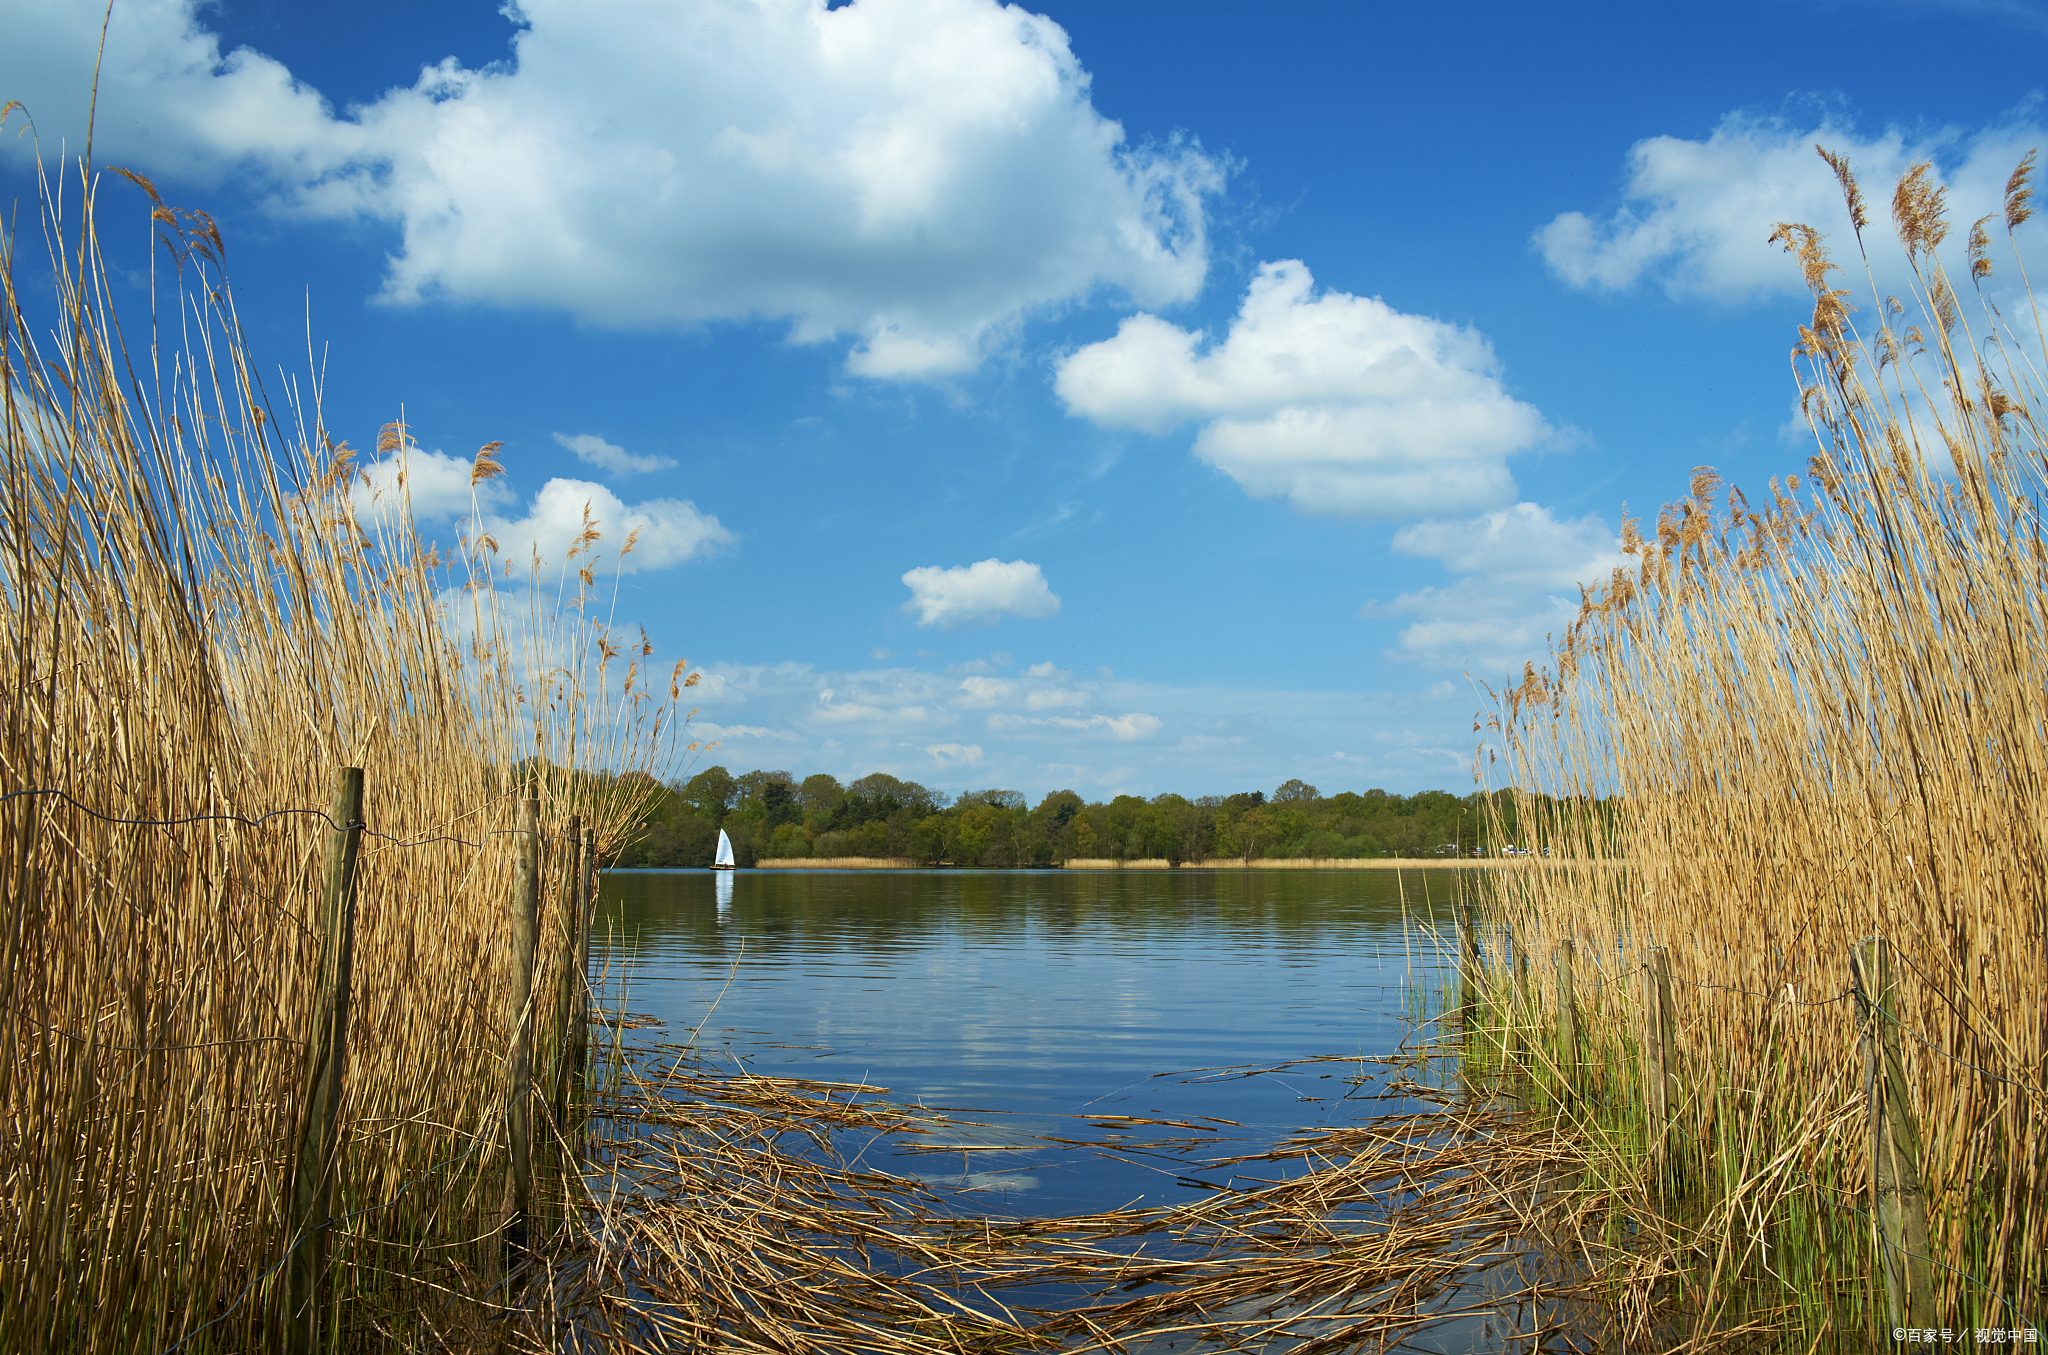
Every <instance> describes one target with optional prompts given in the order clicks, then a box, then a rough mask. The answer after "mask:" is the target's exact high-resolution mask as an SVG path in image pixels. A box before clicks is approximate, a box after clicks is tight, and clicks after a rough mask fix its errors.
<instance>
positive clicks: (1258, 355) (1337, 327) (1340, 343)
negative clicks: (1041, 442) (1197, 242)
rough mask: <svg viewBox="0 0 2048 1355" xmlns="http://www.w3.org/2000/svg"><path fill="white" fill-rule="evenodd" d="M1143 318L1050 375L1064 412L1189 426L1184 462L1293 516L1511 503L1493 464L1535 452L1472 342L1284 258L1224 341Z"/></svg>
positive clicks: (1521, 419)
mask: <svg viewBox="0 0 2048 1355" xmlns="http://www.w3.org/2000/svg"><path fill="white" fill-rule="evenodd" d="M1205 338H1206V336H1205V335H1204V334H1203V333H1202V332H1201V331H1199V330H1196V331H1189V330H1185V329H1182V328H1180V327H1179V326H1178V325H1175V324H1172V323H1169V322H1168V321H1165V320H1162V319H1160V318H1158V317H1157V316H1155V315H1149V314H1142V315H1135V316H1132V317H1131V318H1129V319H1127V320H1125V321H1124V322H1123V324H1122V325H1121V326H1120V327H1119V328H1118V330H1117V333H1116V335H1115V337H1114V338H1110V339H1105V340H1103V341H1102V342H1101V343H1096V344H1090V345H1088V346H1087V347H1085V348H1082V349H1080V350H1079V351H1078V352H1075V353H1073V354H1071V355H1069V356H1068V357H1067V358H1066V359H1065V360H1064V361H1062V362H1061V363H1060V366H1059V371H1058V374H1057V377H1056V379H1055V383H1054V385H1055V389H1056V390H1057V391H1058V393H1059V396H1060V399H1061V400H1063V401H1064V402H1065V403H1066V407H1067V411H1068V413H1070V414H1076V415H1081V416H1084V417H1086V418H1088V419H1090V420H1092V421H1093V422H1095V423H1097V424H1100V425H1102V426H1104V427H1121V428H1135V429H1138V430H1140V431H1142V432H1147V433H1154V434H1158V433H1164V432H1167V431H1169V430H1170V429H1172V428H1174V427H1176V426H1178V425H1180V424H1184V423H1188V422H1192V421H1200V422H1201V423H1202V428H1201V431H1200V432H1199V433H1197V434H1196V436H1195V442H1194V452H1195V455H1196V456H1198V457H1200V458H1202V459H1203V460H1204V461H1207V462H1209V463H1210V464H1212V465H1214V466H1216V467H1218V468H1219V469H1221V470H1222V471H1224V472H1225V473H1226V474H1228V475H1229V476H1231V478H1233V479H1234V480H1236V481H1237V482H1238V483H1239V484H1240V485H1242V486H1243V487H1244V489H1245V490H1246V492H1248V493H1250V494H1252V495H1254V496H1255V497H1259V498H1272V497H1280V496H1284V497H1286V498H1288V499H1289V500H1291V501H1292V502H1293V503H1294V505H1295V506H1296V507H1297V508H1299V509H1301V510H1302V511H1304V512H1309V513H1319V514H1343V515H1352V516H1384V517H1398V516H1410V515H1413V514H1417V513H1430V512H1445V511H1452V512H1455V511H1458V510H1460V509H1472V508H1484V507H1489V506H1491V505H1493V504H1497V503H1501V502H1503V501H1505V500H1508V499H1511V498H1512V497H1513V495H1514V490H1515V484H1514V479H1513V477H1512V476H1510V475H1509V473H1508V468H1507V458H1508V457H1509V456H1510V455H1512V454H1513V453H1515V452H1518V451H1521V450H1523V449H1525V448H1528V447H1530V446H1533V445H1535V444H1536V443H1538V442H1540V441H1541V440H1543V439H1544V438H1545V437H1546V436H1547V435H1548V432H1549V430H1548V429H1547V428H1546V426H1545V424H1544V422H1543V418H1542V416H1541V415H1540V414H1539V413H1537V411H1536V410H1535V409H1534V408H1533V407H1531V406H1529V405H1527V404H1524V403H1522V402H1521V401H1519V400H1516V399H1514V398H1513V397H1511V396H1510V395H1509V394H1508V393H1507V391H1506V389H1505V388H1504V387H1503V386H1502V384H1501V379H1500V364H1499V362H1498V360H1497V359H1496V358H1495V357H1494V353H1493V349H1492V347H1491V345H1489V344H1488V343H1487V341H1486V339H1485V338H1484V337H1483V336H1481V335H1479V334H1476V333H1474V332H1473V331H1471V330H1469V329H1461V328H1459V327H1458V326H1456V325H1451V324H1446V323H1444V322H1443V321H1441V320H1433V319H1430V318H1428V317H1426V316H1420V315H1408V314H1404V313H1403V312H1401V311H1397V310H1395V309H1394V308H1393V307H1391V306H1389V305H1387V304H1386V303H1385V302H1384V301H1381V300H1380V299H1378V298H1377V297H1359V296H1352V295H1350V294H1348V293H1345V292H1323V293H1321V294H1318V293H1317V292H1316V288H1315V279H1314V278H1313V277H1312V276H1311V275H1310V273H1309V270H1308V268H1307V267H1306V266H1305V265H1303V264H1302V263H1300V262H1299V261H1298V260H1292V259H1290V260H1285V261H1283V262H1280V263H1268V264H1264V265H1261V266H1260V268H1259V271H1258V275H1257V276H1256V277H1255V278H1254V279H1253V280H1252V284H1251V287H1250V289H1249V290H1248V291H1247V292H1246V294H1245V298H1244V303H1243V305H1242V306H1241V307H1240V308H1239V310H1238V313H1237V317H1236V319H1235V320H1234V321H1233V322H1232V324H1231V327H1230V332H1229V334H1227V335H1226V336H1224V338H1223V340H1222V341H1221V342H1220V343H1216V344H1214V345H1213V346H1208V347H1205V345H1204V340H1205Z"/></svg>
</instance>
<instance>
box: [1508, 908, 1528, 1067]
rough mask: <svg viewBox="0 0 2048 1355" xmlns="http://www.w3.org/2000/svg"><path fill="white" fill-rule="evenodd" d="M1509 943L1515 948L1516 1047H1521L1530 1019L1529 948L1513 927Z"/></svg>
mask: <svg viewBox="0 0 2048 1355" xmlns="http://www.w3.org/2000/svg"><path fill="white" fill-rule="evenodd" d="M1508 943H1509V944H1510V945H1512V946H1513V947H1514V949H1515V1027H1514V1029H1515V1037H1514V1038H1515V1047H1516V1048H1517V1049H1520V1048H1521V1047H1522V1045H1523V1044H1524V1042H1525V1032H1524V1028H1525V1027H1526V1026H1527V1024H1528V1021H1529V1010H1530V1006H1529V948H1528V946H1526V945H1524V944H1523V943H1522V938H1521V937H1519V936H1516V935H1515V933H1514V932H1513V930H1512V929H1510V931H1509V932H1508Z"/></svg>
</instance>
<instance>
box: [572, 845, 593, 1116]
mask: <svg viewBox="0 0 2048 1355" xmlns="http://www.w3.org/2000/svg"><path fill="white" fill-rule="evenodd" d="M576 861H577V866H576V1005H577V1009H578V1011H579V1012H580V1013H581V1014H580V1015H579V1016H578V1017H577V1018H576V1024H575V1031H576V1076H577V1077H579V1078H583V1079H586V1080H587V1078H588V1073H589V1068H590V932H591V929H592V928H593V927H595V926H596V925H597V920H596V914H597V830H596V829H595V828H592V827H591V826H590V825H589V824H585V825H584V826H583V839H582V850H581V852H580V853H579V854H578V856H577V858H576Z"/></svg>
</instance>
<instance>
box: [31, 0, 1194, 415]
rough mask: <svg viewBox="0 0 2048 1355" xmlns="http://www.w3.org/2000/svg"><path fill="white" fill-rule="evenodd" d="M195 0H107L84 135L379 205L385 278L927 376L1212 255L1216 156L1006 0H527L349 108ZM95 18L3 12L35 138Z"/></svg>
mask: <svg viewBox="0 0 2048 1355" xmlns="http://www.w3.org/2000/svg"><path fill="white" fill-rule="evenodd" d="M202 9H203V7H202V6H201V5H200V4H199V2H198V0H124V3H123V4H121V5H119V6H117V7H116V9H115V11H114V18H113V23H112V24H111V26H110V27H109V29H108V32H107V47H106V59H105V62H104V65H103V68H102V71H101V79H100V110H99V121H98V126H97V129H96V137H97V149H98V152H99V155H100V158H101V159H102V160H103V161H108V162H114V163H125V164H130V165H133V166H135V167H137V168H139V169H142V170H143V171H144V172H147V173H152V174H170V175H182V176H185V177H188V178H191V179H195V180H201V181H208V180H213V181H217V180H219V179H221V178H223V177H227V176H230V175H233V174H238V173H252V174H253V175H255V176H256V178H257V179H258V181H259V182H260V183H262V184H265V185H267V186H268V187H269V188H270V189H271V190H272V192H273V193H274V194H275V201H276V203H277V205H278V206H279V207H280V209H281V210H285V211H297V212H302V213H308V214H314V215H321V216H328V217H335V218H342V219H359V218H371V219H381V220H385V221H388V222H390V223H392V224H393V225H394V226H395V227H396V228H397V231H398V235H399V240H398V244H397V248H396V249H395V250H394V251H393V252H392V255H391V262H390V267H389V273H388V275H387V277H386V280H385V286H384V292H383V295H384V296H385V298H386V299H387V300H390V301H392V302H396V303H400V304H411V303H414V302H418V301H421V300H424V299H430V298H446V299H448V300H451V301H457V302H481V303H486V304H492V305H502V306H539V307H544V308H550V309H559V310H563V311H567V312H569V313H570V314H573V315H575V316H576V317H578V318H579V319H582V320H585V321H588V322H591V323H595V324H599V325H605V326H616V327H626V328H643V327H663V326H676V325H684V326H688V325H696V324H701V323H705V322H708V321H745V320H752V319H768V320H775V321H781V322H786V323H787V324H788V325H789V326H790V332H791V334H792V336H793V337H794V338H795V339H796V340H797V341H798V342H819V341H823V340H827V339H830V338H833V337H835V336H842V335H843V336H851V337H852V338H853V339H854V340H855V347H854V348H853V350H852V353H851V355H850V357H849V360H848V365H849V367H850V369H851V370H852V371H854V372H855V373H857V374H861V375H866V376H872V377H885V378H890V377H908V378H928V377H936V376H942V375H945V374H949V373H958V372H963V371H967V370H970V369H972V368H973V367H974V366H976V364H978V363H979V362H980V361H981V360H982V358H983V357H984V356H985V355H986V354H987V353H988V352H989V351H990V350H991V349H993V348H995V347H996V346H998V345H1000V344H1001V343H1002V342H1003V341H1004V339H1005V338H1006V336H1007V335H1008V334H1009V333H1011V332H1012V331H1013V330H1014V328H1015V327H1016V325H1017V324H1018V322H1019V321H1020V320H1021V319H1022V318H1023V317H1025V316H1027V315H1029V314H1032V313H1034V312H1038V311H1042V310H1045V309H1047V308H1050V307H1056V306H1059V305H1061V304H1064V303H1067V302H1070V301H1073V300H1076V299H1080V298H1085V297H1087V296H1089V295H1091V294H1092V293H1094V292H1096V291H1097V290H1098V289H1103V288H1107V289H1110V290H1111V291H1113V292H1116V293H1120V294H1122V295H1125V296H1128V297H1129V298H1131V299H1132V300H1133V301H1134V302H1135V303H1136V304H1138V305H1144V306H1155V307H1156V306H1160V305H1165V304H1170V303H1172V302H1177V301H1183V300H1187V299H1189V298H1191V297H1193V296H1195V295H1196V294H1197V293H1198V292H1199V291H1200V289H1201V284H1202V280H1203V278H1204V276H1205V274H1206V272H1207V267H1208V256H1207V244H1206V234H1205V229H1206V223H1205V200H1206V199H1207V198H1208V197H1210V196H1211V195H1213V194H1215V193H1217V192H1218V191H1220V189H1221V186H1222V178H1223V170H1222V168H1221V167H1220V166H1219V164H1218V163H1217V162H1216V161H1215V160H1213V159H1211V158H1210V157H1208V156H1206V155H1204V154H1203V153H1202V151H1201V150H1200V148H1199V147H1198V146H1196V145H1194V144H1193V143H1191V142H1175V143H1172V144H1169V145H1166V146H1162V147H1132V146H1129V145H1127V144H1125V141H1124V134H1123V129H1122V128H1121V127H1120V126H1119V125H1118V124H1117V123H1115V122H1113V121H1111V120H1109V119H1107V118H1104V117H1103V116H1102V115H1101V114H1100V113H1098V112H1097V111H1096V110H1095V108H1094V106H1093V105H1092V103H1091V102H1090V95H1089V76H1088V73H1087V72H1086V71H1085V70H1083V69H1082V67H1081V64H1080V63H1079V61H1078V60H1076V59H1075V57H1074V54H1073V52H1072V50H1071V48H1070V47H1069V44H1068V40H1067V35H1066V33H1065V32H1064V31H1063V30H1062V29H1061V28H1060V27H1059V26H1058V25H1057V24H1055V23H1053V22H1052V21H1051V20H1050V19H1047V18H1044V17H1042V16H1038V15H1033V14H1031V13H1028V12H1027V11H1025V10H1023V9H1020V8H1018V7H1016V6H1005V5H1001V4H998V3H995V0H857V3H853V4H848V5H842V6H839V7H837V8H827V6H826V5H825V3H823V0H701V3H694V4H691V5H687V6H679V5H674V4H667V3H656V2H655V0H604V2H602V3H599V2H597V0H521V3H520V4H518V5H517V6H507V7H506V10H505V12H506V13H507V14H508V15H509V16H510V17H512V18H513V20H514V21H515V22H516V23H517V24H519V25H520V27H519V28H518V30H517V34H516V36H515V37H514V40H513V49H514V55H513V57H512V59H511V60H508V61H505V62H502V63H494V64H493V65H491V66H488V67H486V68H484V69H482V70H467V69H464V68H463V67H462V66H460V65H459V64H457V63H456V62H455V61H454V59H453V58H449V59H447V60H444V61H442V62H441V63H440V64H438V65H435V66H431V67H427V68H425V69H423V70H422V71H421V73H420V77H419V79H418V80H417V82H415V83H414V84H413V85H412V86H411V87H410V88H406V89H394V90H392V91H390V92H389V93H387V94H385V95H384V96H383V97H382V98H380V99H378V100H376V101H375V102H374V103H371V104H369V105H367V106H364V107H359V108H353V109H351V110H349V112H348V114H347V116H345V117H339V118H338V117H336V116H335V115H334V113H333V111H332V110H331V109H330V108H329V107H328V106H327V105H326V103H325V102H324V101H323V100H322V99H321V98H320V96H319V95H318V94H317V92H315V91H313V90H310V89H308V88H305V87H303V86H301V85H299V84H297V83H296V82H295V80H294V77H293V76H292V74H291V72H290V71H288V70H287V69H286V68H285V67H283V66H281V65H280V64H279V63H277V62H276V61H274V60H272V59H270V58H268V57H264V56H261V55H259V54H257V53H255V52H251V51H248V50H246V49H245V50H240V51H236V52H231V53H227V54H223V53H222V52H221V51H220V44H219V40H218V39H217V38H216V37H215V35H214V34H212V33H211V32H209V31H208V30H207V29H206V28H205V26H204V25H203V23H202V22H201V21H200V19H199V18H198V15H199V13H200V12H201V11H202ZM99 19H100V13H99V11H97V10H91V9H90V8H89V7H87V6H82V5H77V4H72V3H67V2H66V0H25V2H24V3H22V4H18V5H15V6H12V7H10V9H9V12H8V41H7V44H6V48H5V52H6V54H5V55H4V56H0V87H4V88H6V90H7V93H8V95H9V96H10V97H20V98H22V99H24V101H25V102H26V103H27V104H28V106H29V108H30V111H31V112H32V113H34V114H35V115H36V116H37V117H38V119H39V120H40V125H41V129H42V142H43V144H44V145H45V146H46V147H49V148H51V149H53V150H54V149H55V147H56V145H57V144H58V141H59V139H60V138H61V137H62V136H64V135H66V134H71V135H70V140H71V143H72V144H73V145H76V144H79V143H80V142H81V141H82V139H83V138H82V135H78V134H79V133H82V131H83V128H82V126H74V125H73V124H76V123H80V122H82V120H83V114H84V109H85V106H86V98H85V89H84V85H85V82H86V81H87V80H88V79H89V78H90V75H91V72H92V70H93V67H94V55H95V46H96V44H97V42H98V38H99V29H100V24H99ZM8 140H9V141H10V142H11V141H12V138H8ZM7 153H18V152H7Z"/></svg>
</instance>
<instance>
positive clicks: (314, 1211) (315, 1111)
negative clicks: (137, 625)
mask: <svg viewBox="0 0 2048 1355" xmlns="http://www.w3.org/2000/svg"><path fill="white" fill-rule="evenodd" d="M331 817H332V819H333V823H334V828H333V831H332V832H331V833H330V834H329V835H328V838H327V862H326V875H325V879H324V880H323V882H322V886H321V891H320V911H319V914H318V919H317V920H318V923H319V927H320V970H319V978H318V980H317V983H318V985H319V986H318V994H319V996H318V998H317V1004H318V1005H317V1006H316V1007H315V1009H314V1018H313V1035H312V1039H311V1040H310V1041H308V1043H307V1046H306V1081H305V1089H304V1092H303V1096H304V1099H303V1101H302V1102H301V1104H300V1108H299V1123H298V1135H297V1141H296V1142H295V1143H294V1145H293V1152H292V1176H291V1181H292V1196H291V1239H292V1248H293V1250H292V1252H291V1261H290V1265H289V1267H288V1271H287V1279H286V1282H285V1348H286V1349H287V1350H289V1351H292V1352H294V1355H310V1352H312V1351H315V1350H319V1349H321V1348H322V1347H323V1342H322V1340H321V1336H322V1332H321V1326H322V1322H321V1319H322V1317H323V1316H324V1315H325V1313H326V1309H327V1304H326V1302H325V1298H326V1294H325V1291H326V1289H327V1282H328V1275H327V1271H328V1262H327V1255H328V1242H329V1234H328V1232H327V1221H328V1220H329V1219H330V1218H331V1217H332V1216H333V1212H334V1210H333V1206H334V1190H335V1177H336V1176H337V1175H338V1169H339V1163H338V1162H337V1158H338V1157H339V1156H340V1149H341V1086H342V1078H343V1075H344V1074H345V1073H346V1072H347V1070H348V999H349V975H350V970H351V969H352V968H353V966H354V963H355V938H356V862H357V859H358V857H359V855H360V853H361V848H362V838H363V769H362V768H361V767H344V768H342V769H341V781H340V784H339V785H338V786H337V788H336V790H335V795H334V812H333V815H332V816H331Z"/></svg>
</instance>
